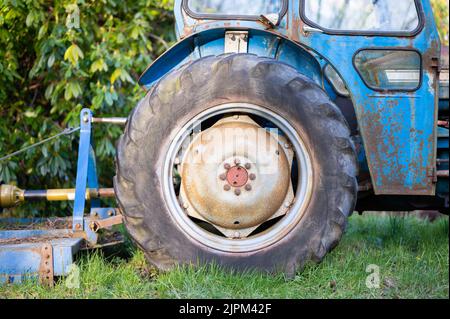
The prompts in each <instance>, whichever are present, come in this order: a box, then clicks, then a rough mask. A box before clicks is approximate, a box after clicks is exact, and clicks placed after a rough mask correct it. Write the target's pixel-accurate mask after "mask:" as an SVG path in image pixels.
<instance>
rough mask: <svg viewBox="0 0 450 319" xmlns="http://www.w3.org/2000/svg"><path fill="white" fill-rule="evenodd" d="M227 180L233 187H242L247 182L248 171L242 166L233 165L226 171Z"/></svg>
mask: <svg viewBox="0 0 450 319" xmlns="http://www.w3.org/2000/svg"><path fill="white" fill-rule="evenodd" d="M227 181H228V184H230V185H231V186H233V187H242V186H244V185H245V184H247V181H248V172H247V170H246V169H245V168H243V167H242V166H233V167H231V168H230V169H229V170H228V172H227Z"/></svg>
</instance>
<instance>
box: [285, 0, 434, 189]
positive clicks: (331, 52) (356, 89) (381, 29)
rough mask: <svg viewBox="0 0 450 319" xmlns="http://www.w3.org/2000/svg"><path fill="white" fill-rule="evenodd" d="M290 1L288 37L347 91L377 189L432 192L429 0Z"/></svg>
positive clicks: (431, 41) (431, 34) (432, 40)
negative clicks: (310, 53) (332, 72)
mask: <svg viewBox="0 0 450 319" xmlns="http://www.w3.org/2000/svg"><path fill="white" fill-rule="evenodd" d="M289 5H290V10H289V11H290V12H292V14H291V15H290V16H289V19H290V21H289V25H290V26H291V29H290V32H291V35H290V36H291V38H295V37H297V39H298V41H299V42H300V43H301V44H303V45H305V46H307V47H308V48H310V49H311V50H313V51H315V52H316V53H318V54H319V55H320V56H322V57H323V58H324V59H326V60H327V61H328V62H329V63H330V64H331V65H332V66H333V67H334V68H335V69H336V70H337V72H338V73H339V74H340V76H341V77H342V79H343V80H344V82H345V83H346V86H347V88H348V90H349V91H350V94H351V98H352V101H353V104H354V106H355V112H356V115H357V118H358V125H359V127H358V128H359V133H360V134H361V136H362V139H363V143H364V148H365V152H366V156H367V160H368V165H369V169H370V172H371V177H372V183H373V187H374V191H375V193H376V194H399V195H434V194H435V176H434V175H435V167H436V143H437V138H436V135H437V134H436V124H437V112H438V96H437V93H436V92H438V69H437V66H438V65H439V52H440V41H439V36H438V33H437V28H436V26H435V22H434V17H433V12H432V8H431V5H430V2H429V0H424V1H418V0H396V1H391V0H375V1H374V0H351V1H348V0H321V1H318V0H301V1H295V0H290V2H289ZM291 9H293V11H291Z"/></svg>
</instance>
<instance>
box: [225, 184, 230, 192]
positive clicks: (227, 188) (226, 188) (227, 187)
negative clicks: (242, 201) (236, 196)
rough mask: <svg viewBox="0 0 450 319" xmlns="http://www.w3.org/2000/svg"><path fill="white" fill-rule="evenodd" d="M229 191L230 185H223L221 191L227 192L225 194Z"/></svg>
mask: <svg viewBox="0 0 450 319" xmlns="http://www.w3.org/2000/svg"><path fill="white" fill-rule="evenodd" d="M230 189H231V187H230V185H228V184H227V185H225V186H224V187H223V190H224V191H227V192H228V191H229V190H230Z"/></svg>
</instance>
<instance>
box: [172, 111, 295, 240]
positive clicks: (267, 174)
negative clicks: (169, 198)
mask: <svg viewBox="0 0 450 319" xmlns="http://www.w3.org/2000/svg"><path fill="white" fill-rule="evenodd" d="M280 138H281V137H279V136H278V135H273V134H271V133H270V132H268V131H267V130H265V129H263V128H261V127H260V126H259V125H258V124H257V123H255V122H254V121H253V120H252V119H251V118H250V117H248V116H239V117H234V116H230V117H225V118H223V119H222V120H220V121H218V122H217V123H216V124H215V125H213V126H212V127H211V128H209V129H207V130H205V131H202V132H201V133H199V134H198V135H197V136H196V137H195V138H194V140H193V141H192V143H191V144H190V145H189V147H188V148H187V150H186V152H185V154H184V156H183V161H182V164H181V169H180V173H181V187H180V200H181V202H183V203H189V205H188V208H186V213H187V214H188V215H190V216H191V217H195V218H196V219H200V220H204V221H207V222H209V223H211V224H212V225H214V226H215V227H216V228H217V229H218V230H220V231H221V232H222V233H223V234H225V235H226V236H227V237H230V238H235V237H236V236H235V234H236V230H239V234H241V236H244V237H245V236H247V235H249V234H250V233H251V232H252V231H253V230H254V229H256V228H257V227H258V226H259V225H261V224H262V223H263V222H265V221H267V220H270V219H272V218H274V217H276V216H279V215H280V212H281V210H283V212H281V214H283V213H286V211H287V210H286V209H285V208H284V205H283V204H284V202H286V201H292V200H293V191H292V185H291V179H290V166H291V163H292V159H291V158H288V155H287V154H288V153H287V152H285V151H283V147H282V145H284V141H280V140H279V139H280ZM289 157H290V156H289Z"/></svg>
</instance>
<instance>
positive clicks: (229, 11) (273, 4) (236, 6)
mask: <svg viewBox="0 0 450 319" xmlns="http://www.w3.org/2000/svg"><path fill="white" fill-rule="evenodd" d="M185 4H187V9H188V13H189V12H190V13H193V14H194V15H200V16H205V15H206V16H260V15H261V14H272V13H275V14H276V13H281V11H282V10H283V8H284V0H253V1H248V0H185Z"/></svg>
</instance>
